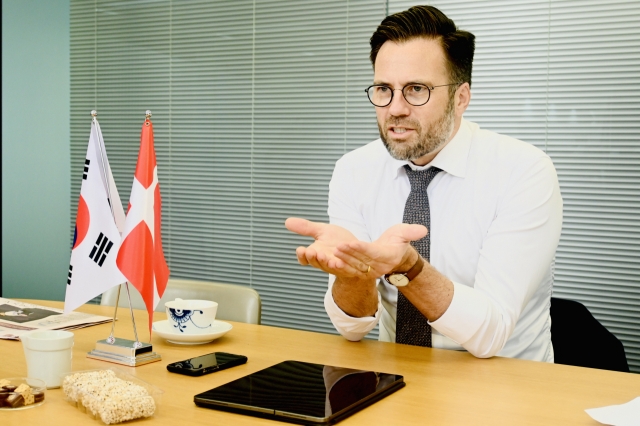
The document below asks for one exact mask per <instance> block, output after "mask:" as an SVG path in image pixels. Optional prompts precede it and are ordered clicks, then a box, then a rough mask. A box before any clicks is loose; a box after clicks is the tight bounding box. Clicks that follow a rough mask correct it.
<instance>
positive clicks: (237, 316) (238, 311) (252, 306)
mask: <svg viewBox="0 0 640 426" xmlns="http://www.w3.org/2000/svg"><path fill="white" fill-rule="evenodd" d="M129 292H130V293H131V305H132V306H133V307H134V308H135V309H145V306H144V301H143V300H142V296H140V293H139V292H138V290H136V289H135V287H133V286H132V285H129ZM117 294H118V286H116V287H113V288H112V289H110V290H108V291H106V292H105V293H103V295H102V300H101V301H100V304H101V305H106V306H115V304H116V297H117ZM176 297H179V298H181V299H203V300H213V301H214V302H218V313H217V314H216V319H220V320H229V321H238V322H245V323H249V324H260V317H261V310H262V303H261V300H260V295H259V294H258V292H257V291H255V290H254V289H252V288H250V287H245V286H242V285H237V284H221V283H214V282H208V281H194V280H183V279H170V280H169V283H168V284H167V288H166V289H165V292H164V295H163V296H162V298H161V299H160V303H158V306H157V307H156V309H155V310H156V312H164V304H165V302H168V301H170V300H174V299H175V298H176ZM118 306H120V307H126V308H128V307H129V301H128V299H127V294H126V290H125V288H124V287H123V288H122V290H121V291H120V303H119V304H118Z"/></svg>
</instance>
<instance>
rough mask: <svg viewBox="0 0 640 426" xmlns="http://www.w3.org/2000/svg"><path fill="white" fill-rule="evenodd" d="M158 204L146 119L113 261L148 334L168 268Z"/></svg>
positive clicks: (159, 201)
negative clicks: (136, 297)
mask: <svg viewBox="0 0 640 426" xmlns="http://www.w3.org/2000/svg"><path fill="white" fill-rule="evenodd" d="M161 207H162V204H161V200H160V185H159V184H158V166H157V164H156V152H155V148H154V146H153V124H151V120H149V118H147V119H146V120H145V122H144V124H143V125H142V134H141V136H140V152H139V154H138V164H137V165H136V173H135V175H134V177H133V187H132V188H131V197H130V198H129V209H128V212H127V218H126V220H125V224H124V231H123V232H122V245H121V246H120V250H119V251H118V256H117V259H116V263H117V265H118V268H120V271H121V272H122V274H123V275H124V276H125V277H126V278H127V280H128V281H129V282H130V283H131V284H133V286H134V287H135V288H136V289H137V290H138V291H139V292H140V295H141V296H142V299H143V300H144V303H145V305H146V307H147V312H148V313H149V334H151V326H152V324H153V310H154V308H155V307H156V306H157V305H158V302H159V301H160V298H161V297H162V295H163V294H164V290H165V288H166V287H167V281H168V280H169V267H168V266H167V262H166V260H165V258H164V251H163V250H162V236H161V232H160V231H161V222H160V215H161V210H162V208H161Z"/></svg>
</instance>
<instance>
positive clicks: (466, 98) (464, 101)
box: [455, 82, 471, 117]
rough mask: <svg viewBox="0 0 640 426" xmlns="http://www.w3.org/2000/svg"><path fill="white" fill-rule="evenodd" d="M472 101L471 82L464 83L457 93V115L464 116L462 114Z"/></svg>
mask: <svg viewBox="0 0 640 426" xmlns="http://www.w3.org/2000/svg"><path fill="white" fill-rule="evenodd" d="M470 101H471V87H470V86H469V83H466V82H465V83H462V84H461V85H460V86H459V87H458V89H457V90H456V94H455V108H456V116H458V117H462V114H464V112H465V111H466V110H467V107H468V106H469V102H470Z"/></svg>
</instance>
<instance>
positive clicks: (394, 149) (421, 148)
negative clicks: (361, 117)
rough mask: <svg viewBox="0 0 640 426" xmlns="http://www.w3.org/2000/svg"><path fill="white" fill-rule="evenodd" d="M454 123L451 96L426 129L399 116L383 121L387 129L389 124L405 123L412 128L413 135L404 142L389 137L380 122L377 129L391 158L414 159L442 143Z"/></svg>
mask: <svg viewBox="0 0 640 426" xmlns="http://www.w3.org/2000/svg"><path fill="white" fill-rule="evenodd" d="M454 124H455V114H454V98H453V97H451V98H450V99H449V103H448V105H447V109H446V110H445V112H444V114H443V115H442V117H441V118H439V119H438V120H437V121H435V122H433V123H431V124H430V125H429V127H428V128H427V129H426V131H423V129H422V125H421V124H420V122H418V121H416V120H411V119H404V120H403V119H401V118H399V117H390V118H389V119H388V120H387V121H386V122H385V123H384V129H388V128H389V126H391V125H393V126H403V125H406V126H407V127H410V128H412V129H414V130H415V132H416V134H415V136H414V137H413V138H411V139H409V140H407V141H406V142H396V141H394V140H393V139H391V138H389V137H388V136H387V132H386V131H385V130H383V127H381V126H380V123H378V131H379V132H380V139H382V142H383V143H384V146H385V147H386V148H387V151H389V154H391V156H392V157H393V158H395V159H396V160H403V161H414V160H417V159H418V158H420V157H423V156H425V155H427V154H429V153H431V152H434V151H435V150H437V149H438V148H440V147H441V146H442V145H444V144H445V143H446V142H447V141H448V140H449V137H450V136H451V133H452V132H453V127H454Z"/></svg>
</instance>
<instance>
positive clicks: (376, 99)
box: [364, 83, 462, 108]
mask: <svg viewBox="0 0 640 426" xmlns="http://www.w3.org/2000/svg"><path fill="white" fill-rule="evenodd" d="M456 84H462V83H450V84H441V85H439V86H431V87H429V86H427V85H425V84H416V83H409V84H407V85H406V86H404V87H403V88H402V89H392V88H391V87H389V86H387V85H385V84H374V85H373V86H369V87H367V88H366V89H364V91H365V92H367V97H369V102H371V103H372V104H373V105H374V106H377V107H381V108H382V107H386V106H388V105H389V104H390V103H391V101H392V100H393V94H394V93H395V91H396V90H400V91H401V92H402V96H404V98H405V100H406V101H407V102H408V103H409V104H410V105H413V106H422V105H424V104H426V103H427V102H429V99H430V98H431V91H432V90H433V89H435V88H436V87H445V86H455V85H456Z"/></svg>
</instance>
